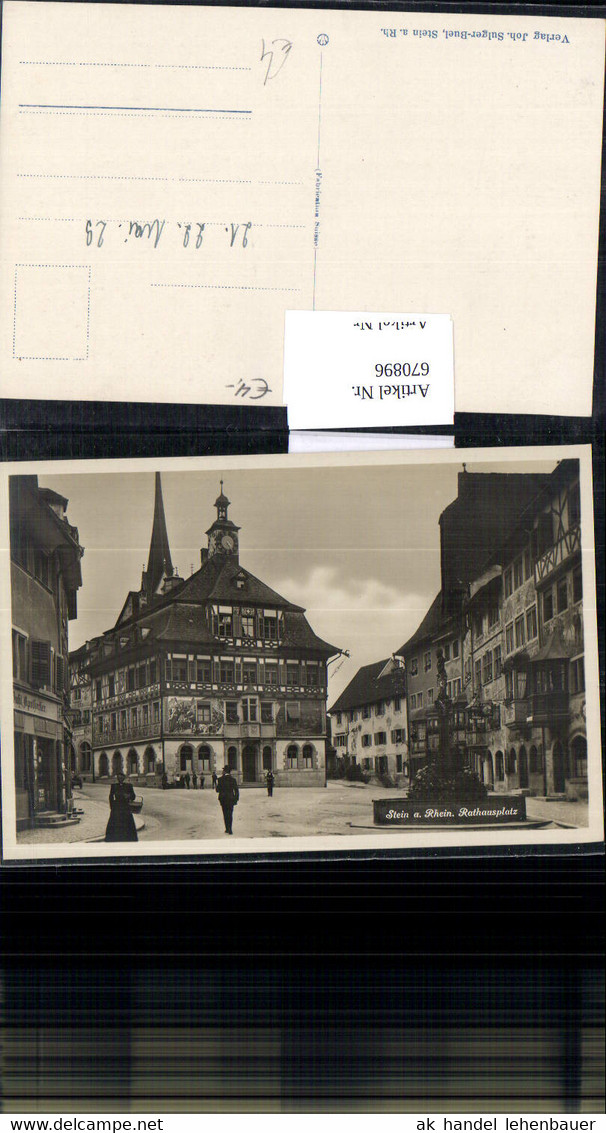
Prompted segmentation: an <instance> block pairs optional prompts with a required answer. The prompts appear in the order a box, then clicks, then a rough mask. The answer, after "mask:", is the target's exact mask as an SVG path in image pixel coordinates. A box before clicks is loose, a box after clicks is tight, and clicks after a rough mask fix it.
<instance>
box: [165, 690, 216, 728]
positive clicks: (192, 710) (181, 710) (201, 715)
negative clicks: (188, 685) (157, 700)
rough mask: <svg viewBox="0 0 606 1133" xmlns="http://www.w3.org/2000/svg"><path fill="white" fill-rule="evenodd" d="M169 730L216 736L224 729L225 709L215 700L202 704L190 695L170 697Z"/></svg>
mask: <svg viewBox="0 0 606 1133" xmlns="http://www.w3.org/2000/svg"><path fill="white" fill-rule="evenodd" d="M168 731H169V732H171V733H173V734H179V735H182V734H184V733H186V734H188V735H195V736H215V735H217V733H218V732H222V731H223V710H222V707H221V705H220V703H219V702H218V701H216V700H213V701H211V702H210V704H208V703H206V702H205V703H204V704H201V703H200V702H199V701H196V700H194V698H193V697H188V696H170V697H169V698H168Z"/></svg>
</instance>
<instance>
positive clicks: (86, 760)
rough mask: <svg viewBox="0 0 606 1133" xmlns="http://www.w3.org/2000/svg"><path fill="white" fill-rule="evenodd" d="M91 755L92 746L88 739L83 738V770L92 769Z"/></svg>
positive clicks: (81, 766) (81, 759) (81, 750)
mask: <svg viewBox="0 0 606 1133" xmlns="http://www.w3.org/2000/svg"><path fill="white" fill-rule="evenodd" d="M91 756H92V748H91V746H90V744H89V742H88V740H83V741H82V743H81V744H80V768H81V770H82V771H90V769H91ZM106 758H107V757H106Z"/></svg>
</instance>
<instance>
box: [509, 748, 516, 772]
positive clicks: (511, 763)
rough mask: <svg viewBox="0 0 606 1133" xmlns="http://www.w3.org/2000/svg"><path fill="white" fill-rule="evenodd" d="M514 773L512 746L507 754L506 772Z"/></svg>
mask: <svg viewBox="0 0 606 1133" xmlns="http://www.w3.org/2000/svg"><path fill="white" fill-rule="evenodd" d="M515 773H516V749H515V748H514V747H512V748H511V749H510V751H509V754H508V756H507V774H508V775H515Z"/></svg>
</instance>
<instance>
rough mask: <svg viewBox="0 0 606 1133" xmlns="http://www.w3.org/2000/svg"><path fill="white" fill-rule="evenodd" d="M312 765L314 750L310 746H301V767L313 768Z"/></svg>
mask: <svg viewBox="0 0 606 1133" xmlns="http://www.w3.org/2000/svg"><path fill="white" fill-rule="evenodd" d="M313 765H314V749H313V747H312V746H311V744H303V766H304V767H307V768H308V769H309V768H310V767H313Z"/></svg>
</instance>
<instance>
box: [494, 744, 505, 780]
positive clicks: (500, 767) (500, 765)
mask: <svg viewBox="0 0 606 1133" xmlns="http://www.w3.org/2000/svg"><path fill="white" fill-rule="evenodd" d="M494 764H495V776H496V778H497V779H498V780H499V782H500V783H502V782H503V779H504V778H505V764H504V760H503V752H502V751H498V752H497V753H496V755H495V757H494Z"/></svg>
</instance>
